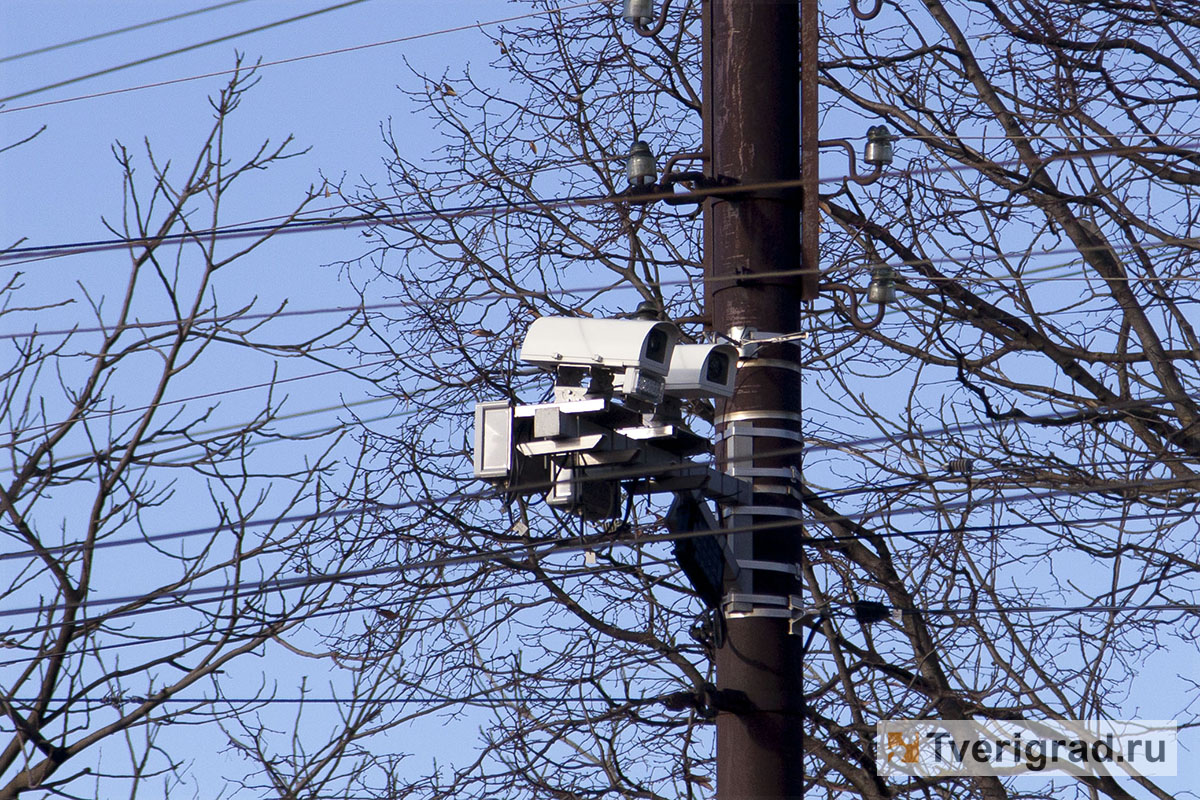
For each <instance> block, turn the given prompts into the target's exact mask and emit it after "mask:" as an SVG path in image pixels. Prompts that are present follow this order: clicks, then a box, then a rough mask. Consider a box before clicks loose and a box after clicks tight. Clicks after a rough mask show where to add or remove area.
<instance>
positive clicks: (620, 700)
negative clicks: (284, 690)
mask: <svg viewBox="0 0 1200 800" xmlns="http://www.w3.org/2000/svg"><path fill="white" fill-rule="evenodd" d="M488 691H489V690H486V689H484V690H481V692H482V693H481V694H480V695H478V696H472V695H468V696H466V697H439V696H437V695H429V696H425V697H421V696H417V695H405V696H404V697H402V698H383V699H381V698H377V697H372V698H361V697H360V698H354V697H238V698H232V697H175V696H168V697H161V698H160V697H154V698H147V697H144V696H141V695H133V694H129V695H121V696H116V697H95V696H91V695H85V696H80V697H70V698H62V697H52V698H50V699H49V700H48V701H45V700H44V698H40V697H14V698H12V699H11V700H9V701H8V702H10V703H15V704H34V703H41V702H49V703H51V704H56V705H57V704H65V703H92V704H94V705H93V708H91V709H89V710H94V709H95V708H102V707H106V706H107V707H115V706H121V705H129V704H135V703H136V704H141V703H143V702H148V701H152V702H154V703H155V704H156V705H162V704H165V703H177V704H180V705H205V706H214V705H219V704H221V703H228V704H230V705H243V704H253V705H261V706H268V705H271V704H272V703H281V704H289V705H304V704H306V703H308V704H312V705H321V704H338V705H343V704H346V703H363V704H367V705H389V706H394V705H406V704H409V703H411V704H413V705H441V704H447V705H482V706H496V705H534V706H537V705H548V704H551V703H555V704H562V705H567V704H573V703H604V704H606V705H617V704H621V705H631V704H634V705H649V704H651V703H660V702H662V700H661V698H659V697H657V696H653V697H628V696H626V697H620V696H613V695H604V696H601V697H544V696H537V695H524V696H515V695H514V696H505V697H492V696H490V695H487V692H488Z"/></svg>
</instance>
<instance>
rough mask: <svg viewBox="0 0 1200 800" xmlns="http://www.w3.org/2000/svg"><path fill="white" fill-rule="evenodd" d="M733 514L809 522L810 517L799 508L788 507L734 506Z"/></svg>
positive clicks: (731, 510) (730, 510)
mask: <svg viewBox="0 0 1200 800" xmlns="http://www.w3.org/2000/svg"><path fill="white" fill-rule="evenodd" d="M729 513H730V515H731V516H732V515H733V514H756V515H761V516H764V517H791V518H792V519H799V520H807V519H808V515H807V514H805V513H804V512H803V511H801V510H800V509H798V508H788V507H787V506H733V507H731V508H730V509H729Z"/></svg>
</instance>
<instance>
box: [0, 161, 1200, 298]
mask: <svg viewBox="0 0 1200 800" xmlns="http://www.w3.org/2000/svg"><path fill="white" fill-rule="evenodd" d="M798 185H799V181H790V180H789V181H771V182H765V183H761V184H753V185H742V186H737V187H733V188H732V189H730V188H725V189H699V190H694V191H691V192H687V193H680V194H677V195H675V196H676V197H680V198H682V197H692V198H703V197H708V196H710V195H715V194H722V193H724V194H729V193H732V192H734V191H736V192H753V191H759V190H763V189H777V188H789V187H792V188H794V187H795V186H798ZM630 199H631V196H630V195H625V194H617V195H609V194H595V195H580V196H563V197H556V198H548V199H534V200H504V201H499V202H495V203H487V204H472V205H464V206H455V207H443V208H439V209H435V210H432V211H431V210H421V211H411V212H390V213H381V212H371V213H367V214H360V215H356V216H353V217H332V218H323V219H302V220H292V221H285V222H281V223H279V224H276V225H231V226H222V227H217V228H208V229H201V230H189V231H184V232H181V233H172V234H165V235H162V236H155V237H112V238H108V239H98V240H91V241H80V242H72V243H62V244H50V245H29V246H22V247H15V248H8V249H6V250H4V251H0V264H4V265H6V266H17V265H21V264H28V263H34V262H37V261H44V260H49V259H52V258H62V257H66V256H73V255H80V254H84V253H98V252H107V251H113V250H124V249H127V248H130V247H149V246H154V247H158V246H161V245H163V244H173V243H181V242H185V241H189V240H199V239H201V238H203V239H205V240H226V239H230V240H233V239H244V238H248V237H258V236H261V237H273V236H279V235H283V234H289V233H307V232H313V231H321V230H346V229H350V228H363V227H372V226H387V225H391V224H396V223H414V222H435V221H441V220H452V219H464V218H471V217H493V218H500V217H504V216H508V215H511V214H520V213H523V212H526V211H538V212H542V211H545V210H547V209H554V208H565V207H571V206H574V207H587V206H595V205H604V204H611V203H627V202H629V201H630ZM1197 245H1200V237H1188V238H1175V239H1172V240H1171V241H1162V242H1140V243H1136V244H1100V245H1096V246H1094V247H1087V246H1085V247H1080V246H1078V245H1071V246H1067V247H1061V248H1053V249H1050V250H1043V251H1040V252H1037V253H1031V251H1030V250H1028V249H1024V250H1014V251H1008V252H999V253H993V254H989V255H988V256H986V257H981V256H977V255H969V256H939V257H932V258H918V259H888V260H887V262H886V263H887V264H888V265H889V266H896V267H909V266H922V265H931V266H938V265H943V264H955V265H962V264H963V263H965V262H968V261H973V262H978V261H980V260H988V261H998V260H1007V259H1011V258H1019V257H1020V258H1025V257H1030V256H1036V257H1039V258H1040V257H1047V256H1053V255H1067V254H1079V253H1085V252H1088V251H1091V250H1095V251H1099V252H1116V253H1118V254H1119V253H1125V252H1134V251H1139V250H1140V251H1150V250H1156V249H1161V248H1171V247H1189V248H1190V247H1195V246H1197ZM1074 263H1076V261H1072V262H1068V263H1066V264H1058V265H1052V266H1051V267H1042V268H1037V269H1039V270H1044V269H1050V268H1059V267H1063V266H1071V265H1073V264H1074ZM866 268H867V267H865V266H864V267H863V269H864V270H865V269H866ZM802 271H803V270H801V269H799V268H796V269H789V270H776V271H772V272H769V273H756V275H755V277H764V275H766V276H785V275H797V274H800V272H802ZM912 277H913V278H914V279H916V280H922V281H929V282H930V283H933V284H934V285H937V283H938V282H939V281H947V282H955V283H965V284H972V283H973V284H979V285H986V284H992V283H1004V282H1006V281H1009V280H1014V279H1012V278H1009V277H1006V276H953V275H949V276H941V277H938V276H925V275H919V274H918V275H913V276H912ZM720 279H722V276H714V277H713V278H711V280H720ZM730 279H732V278H730ZM738 279H740V277H739V278H738ZM1019 279H1020V278H1016V279H1015V280H1019ZM1063 279H1065V278H1055V280H1063ZM1114 279H1119V280H1126V281H1130V282H1135V283H1137V282H1140V283H1162V282H1175V283H1178V282H1196V281H1200V276H1166V277H1158V276H1154V277H1152V276H1142V275H1124V276H1120V277H1119V278H1105V280H1114ZM680 280H682V279H680ZM1080 280H1092V279H1091V278H1087V277H1084V278H1080ZM659 283H660V284H661V285H667V282H659Z"/></svg>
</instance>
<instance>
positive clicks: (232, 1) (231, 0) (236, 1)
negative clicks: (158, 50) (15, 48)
mask: <svg viewBox="0 0 1200 800" xmlns="http://www.w3.org/2000/svg"><path fill="white" fill-rule="evenodd" d="M247 2H250V0H227V2H224V3H217V4H216V5H212V6H205V7H203V8H197V9H194V10H192V11H184V12H182V13H180V14H172V15H171V16H169V17H159V18H158V19H152V20H149V21H147V22H139V23H137V24H136V25H126V26H125V27H123V28H117V29H116V30H111V31H105V32H104V33H93V34H92V35H91V36H84V37H82V38H80V39H72V40H71V41H69V42H59V43H58V44H51V45H47V46H45V47H39V48H37V49H35V50H26V51H25V52H23V53H14V54H13V55H11V56H3V57H0V64H3V63H5V62H7V61H16V60H18V59H21V58H28V57H29V56H37V55H42V54H43V53H51V52H53V51H55V50H62V49H63V48H66V47H74V46H75V45H79V44H87V43H88V42H95V41H98V40H100V39H106V38H108V37H109V36H116V35H118V34H121V33H129V32H131V31H138V30H142V29H144V28H150V27H153V26H155V25H161V24H162V23H164V22H174V21H175V20H180V19H186V18H187V17H194V16H196V15H197V14H206V13H208V12H209V11H218V10H220V9H222V8H228V7H229V6H236V5H240V4H241V3H247Z"/></svg>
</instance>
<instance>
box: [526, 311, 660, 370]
mask: <svg viewBox="0 0 1200 800" xmlns="http://www.w3.org/2000/svg"><path fill="white" fill-rule="evenodd" d="M678 339H679V330H678V329H677V328H676V327H675V326H674V325H672V324H671V323H669V322H655V321H653V320H639V319H587V318H579V317H541V318H539V319H536V320H534V321H533V324H531V325H530V326H529V331H528V333H526V334H525V341H524V342H523V343H522V345H521V354H520V359H521V360H522V361H524V362H526V363H528V364H535V365H537V366H539V367H542V368H544V369H558V368H559V367H586V368H593V367H600V368H604V369H611V370H614V371H623V370H626V369H636V370H639V371H640V372H643V373H647V374H650V375H659V376H662V377H666V375H667V373H668V372H669V371H670V368H671V357H672V351H673V350H674V349H675V343H676V341H678Z"/></svg>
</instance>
